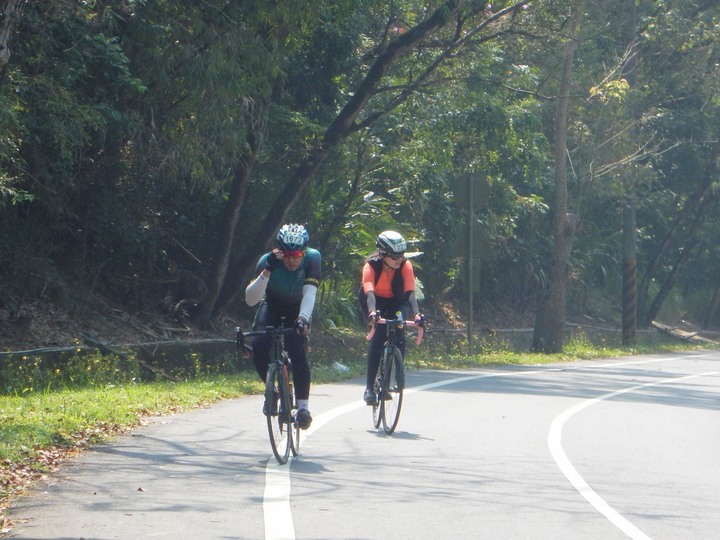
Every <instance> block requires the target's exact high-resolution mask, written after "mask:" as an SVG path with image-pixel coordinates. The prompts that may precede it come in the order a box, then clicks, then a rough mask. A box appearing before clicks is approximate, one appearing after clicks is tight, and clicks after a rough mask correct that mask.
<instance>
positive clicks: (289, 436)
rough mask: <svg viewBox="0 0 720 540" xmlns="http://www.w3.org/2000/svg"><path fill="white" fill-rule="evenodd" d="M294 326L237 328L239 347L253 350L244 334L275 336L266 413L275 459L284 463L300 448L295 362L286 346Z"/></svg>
mask: <svg viewBox="0 0 720 540" xmlns="http://www.w3.org/2000/svg"><path fill="white" fill-rule="evenodd" d="M295 331H296V330H295V328H292V327H290V328H288V327H285V326H267V327H266V328H265V329H264V330H253V331H252V332H242V331H241V330H240V328H239V327H238V328H236V329H235V335H236V343H237V349H238V351H243V352H245V351H248V350H250V351H251V350H252V348H251V347H249V346H248V345H246V344H245V338H252V337H255V336H269V337H270V338H271V339H272V346H271V348H270V363H269V364H268V371H267V378H266V380H265V405H264V406H263V413H264V414H265V417H266V419H267V428H268V435H269V436H270V446H271V447H272V451H273V454H274V455H275V459H277V461H278V463H280V464H281V465H283V464H285V463H287V461H288V458H289V457H290V452H292V455H293V456H297V455H298V452H299V451H300V426H299V425H298V423H297V421H296V419H295V413H296V412H297V405H296V404H295V394H294V393H293V378H292V362H290V357H289V356H288V354H287V351H286V350H285V346H284V339H283V338H284V336H285V334H290V333H292V332H295Z"/></svg>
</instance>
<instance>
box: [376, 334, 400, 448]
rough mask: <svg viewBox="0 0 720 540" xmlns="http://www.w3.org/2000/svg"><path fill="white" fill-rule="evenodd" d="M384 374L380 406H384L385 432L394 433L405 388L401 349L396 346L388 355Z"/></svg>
mask: <svg viewBox="0 0 720 540" xmlns="http://www.w3.org/2000/svg"><path fill="white" fill-rule="evenodd" d="M383 364H384V365H385V373H384V374H383V384H382V395H381V396H380V407H381V408H382V414H381V416H382V425H383V429H384V430H385V433H388V434H389V433H392V432H393V431H395V428H396V427H397V424H398V420H399V419H400V410H401V409H402V402H403V389H404V388H405V370H404V368H403V358H402V353H401V352H400V349H398V348H394V349H393V350H392V352H391V353H390V354H388V355H387V357H386V358H385V361H384V362H383Z"/></svg>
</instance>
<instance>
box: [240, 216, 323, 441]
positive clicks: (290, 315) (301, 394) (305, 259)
mask: <svg viewBox="0 0 720 540" xmlns="http://www.w3.org/2000/svg"><path fill="white" fill-rule="evenodd" d="M276 240H277V247H276V248H275V249H273V250H272V251H270V252H268V253H265V254H264V255H263V256H262V257H260V260H259V261H258V263H257V266H256V267H255V278H254V279H253V280H252V281H251V282H250V284H249V285H248V286H247V288H246V289H245V301H246V302H247V304H248V305H250V306H255V305H258V304H259V307H258V310H257V313H256V314H255V321H254V322H253V330H263V329H265V327H266V326H280V325H281V324H283V325H284V326H286V327H290V326H294V327H295V329H296V332H295V333H293V334H287V335H286V336H285V350H287V352H288V355H289V356H290V361H291V362H292V366H293V378H294V381H295V400H296V401H297V406H298V411H297V416H296V418H297V422H298V425H299V426H300V428H301V429H307V428H309V427H310V424H311V423H312V415H311V414H310V411H309V409H308V402H309V398H310V381H311V377H310V365H309V364H308V359H307V351H306V348H305V343H306V336H307V335H308V334H309V332H310V324H311V322H312V312H313V308H314V307H315V297H316V295H317V289H318V286H319V285H320V280H321V279H322V271H321V256H320V252H319V251H318V250H316V249H312V248H308V247H307V244H308V241H309V240H310V236H309V235H308V232H307V231H306V230H305V227H303V226H302V225H298V224H295V223H291V224H287V225H283V226H282V227H281V228H280V231H278V234H277V238H276ZM271 346H272V341H271V338H269V337H267V336H260V337H255V338H253V342H252V348H253V362H254V364H255V369H256V370H257V373H258V375H259V376H260V379H261V380H262V381H263V382H264V381H265V378H266V376H267V369H268V363H269V362H270V347H271ZM266 406H267V404H266ZM264 410H267V409H266V407H265V408H264Z"/></svg>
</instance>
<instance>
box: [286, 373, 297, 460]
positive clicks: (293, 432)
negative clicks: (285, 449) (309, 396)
mask: <svg viewBox="0 0 720 540" xmlns="http://www.w3.org/2000/svg"><path fill="white" fill-rule="evenodd" d="M291 373H292V372H291V371H289V372H288V377H289V378H290V380H289V381H288V396H289V400H290V410H291V411H292V414H291V415H290V450H291V451H292V455H293V456H297V455H298V453H299V452H300V425H299V424H298V423H297V418H296V416H295V414H296V413H297V406H296V404H295V394H294V390H293V383H292V375H291Z"/></svg>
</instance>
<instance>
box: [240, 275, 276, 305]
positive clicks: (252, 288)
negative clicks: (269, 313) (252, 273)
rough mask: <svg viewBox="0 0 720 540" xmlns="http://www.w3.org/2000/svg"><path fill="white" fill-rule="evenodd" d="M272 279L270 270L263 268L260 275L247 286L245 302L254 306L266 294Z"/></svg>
mask: <svg viewBox="0 0 720 540" xmlns="http://www.w3.org/2000/svg"><path fill="white" fill-rule="evenodd" d="M269 279H270V272H268V271H267V270H263V271H262V272H261V273H260V275H259V276H258V277H256V278H255V279H254V280H252V281H251V282H250V285H248V286H247V287H246V288H245V302H246V303H247V305H248V306H254V305H255V304H257V303H259V302H260V300H262V299H263V296H265V290H266V289H267V286H268V280H269Z"/></svg>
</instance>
